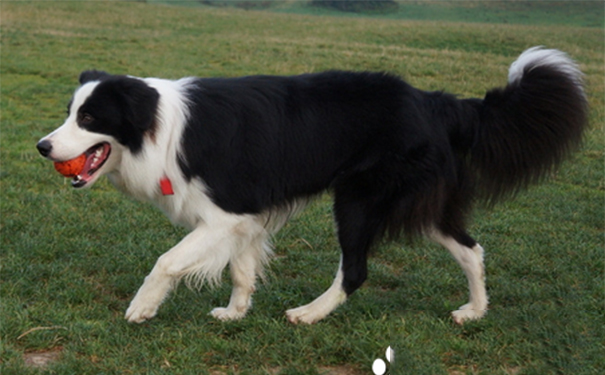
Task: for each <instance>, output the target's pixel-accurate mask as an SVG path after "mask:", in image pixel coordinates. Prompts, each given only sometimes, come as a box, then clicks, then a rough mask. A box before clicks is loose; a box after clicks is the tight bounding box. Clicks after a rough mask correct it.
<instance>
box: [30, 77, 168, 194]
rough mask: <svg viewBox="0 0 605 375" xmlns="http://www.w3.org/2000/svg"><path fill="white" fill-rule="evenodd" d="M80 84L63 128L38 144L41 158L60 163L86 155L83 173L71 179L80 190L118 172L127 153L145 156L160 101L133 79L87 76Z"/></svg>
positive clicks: (156, 93)
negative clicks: (143, 152)
mask: <svg viewBox="0 0 605 375" xmlns="http://www.w3.org/2000/svg"><path fill="white" fill-rule="evenodd" d="M80 84H81V86H80V87H79V88H78V89H77V90H76V92H75V93H74V96H73V98H72V100H71V101H70V102H69V104H68V106H67V119H66V120H65V122H64V123H63V125H61V126H60V127H59V128H57V129H56V130H55V131H53V132H52V133H50V134H49V135H47V136H46V137H44V138H42V139H41V140H40V141H39V142H38V144H37V147H38V151H39V152H40V154H42V156H44V157H46V158H48V159H50V160H52V161H55V162H61V161H66V160H71V159H73V158H76V157H78V156H80V155H82V154H84V155H85V156H86V162H85V165H84V169H83V170H82V172H81V173H80V174H79V175H78V176H76V177H74V179H73V180H72V185H73V186H74V187H78V188H79V187H84V186H91V185H92V184H93V183H94V182H95V181H96V180H97V179H98V178H99V177H100V176H101V175H103V174H105V173H108V172H111V171H112V170H114V169H115V168H116V167H117V166H118V165H119V161H120V160H121V157H122V155H123V153H125V152H128V153H131V154H133V155H136V154H137V153H139V152H140V151H141V148H142V146H143V141H144V136H145V135H146V134H148V133H149V132H152V131H153V128H154V126H155V115H156V110H157V105H158V99H159V94H158V92H157V91H156V90H155V89H154V88H152V87H150V86H148V85H147V84H146V83H145V82H144V81H143V80H141V79H139V78H134V77H129V76H118V75H110V74H108V73H105V72H100V71H96V70H92V71H85V72H82V74H80Z"/></svg>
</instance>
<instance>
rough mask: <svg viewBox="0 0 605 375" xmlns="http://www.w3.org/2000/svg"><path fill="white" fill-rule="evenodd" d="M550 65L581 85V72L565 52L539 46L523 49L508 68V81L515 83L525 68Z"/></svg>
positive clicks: (521, 76)
mask: <svg viewBox="0 0 605 375" xmlns="http://www.w3.org/2000/svg"><path fill="white" fill-rule="evenodd" d="M538 66H551V67H554V68H556V69H557V70H558V71H560V72H562V73H564V74H566V75H567V76H569V77H570V78H571V79H572V80H573V81H574V82H575V83H576V84H577V85H578V86H580V87H581V86H582V76H583V75H582V72H581V71H580V68H579V67H578V65H577V64H576V63H575V62H574V61H573V60H572V59H571V58H570V57H569V56H568V55H567V54H566V53H565V52H561V51H559V50H556V49H542V47H541V46H537V47H532V48H529V49H527V50H525V51H524V52H523V53H522V54H521V55H520V56H519V57H518V58H517V60H515V61H514V62H513V63H512V64H511V66H510V68H509V70H508V82H509V83H516V82H518V81H520V80H521V78H523V72H524V71H525V69H526V68H530V69H532V68H535V67H538Z"/></svg>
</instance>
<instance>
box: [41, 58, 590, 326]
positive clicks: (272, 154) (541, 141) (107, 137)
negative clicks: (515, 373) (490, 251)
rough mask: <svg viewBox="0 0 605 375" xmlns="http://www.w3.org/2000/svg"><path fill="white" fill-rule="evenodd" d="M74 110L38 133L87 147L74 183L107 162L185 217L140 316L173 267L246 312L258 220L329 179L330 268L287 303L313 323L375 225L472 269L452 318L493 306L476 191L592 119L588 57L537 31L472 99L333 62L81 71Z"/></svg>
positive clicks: (491, 193)
mask: <svg viewBox="0 0 605 375" xmlns="http://www.w3.org/2000/svg"><path fill="white" fill-rule="evenodd" d="M80 83H81V86H80V87H79V88H78V89H77V90H76V92H75V94H74V96H73V99H72V100H71V102H70V103H69V106H68V113H69V115H68V117H67V120H66V121H65V123H64V124H63V125H62V126H61V127H59V128H58V129H57V130H55V131H54V132H52V133H51V134H49V135H48V136H46V137H44V138H42V139H41V140H40V142H39V143H38V145H37V147H38V150H39V151H40V153H41V154H42V155H43V156H45V157H47V158H48V159H50V160H53V161H64V160H69V159H72V158H74V157H77V156H79V155H81V154H83V153H84V154H85V155H86V158H87V159H86V164H85V167H84V170H83V171H82V173H80V174H79V175H78V176H76V177H75V178H74V179H73V181H72V185H73V186H74V187H76V188H82V187H89V186H91V185H93V183H94V182H95V181H96V180H97V179H98V178H99V177H100V176H102V175H105V174H106V175H107V176H108V177H109V179H110V180H111V182H112V183H113V184H114V185H115V186H116V187H118V188H119V189H120V190H123V191H124V192H126V193H128V194H130V195H132V196H134V197H136V198H139V199H142V200H148V201H152V202H154V203H155V204H156V205H157V206H158V207H159V208H160V209H161V210H163V211H164V212H165V213H166V215H167V216H168V217H169V218H170V219H171V220H172V221H173V222H174V223H176V224H180V225H184V226H186V227H188V228H190V229H191V232H190V233H189V234H188V235H187V236H186V237H185V238H184V239H183V240H182V241H181V242H180V243H178V244H177V245H176V246H174V247H173V248H172V249H170V251H168V252H166V253H165V254H164V255H162V256H161V257H160V258H159V259H158V261H157V263H156V265H155V267H154V268H153V270H152V271H151V273H150V274H149V275H148V276H147V277H146V278H145V282H144V283H143V285H142V286H141V288H140V289H139V291H138V293H137V294H136V296H135V297H134V299H133V300H132V302H131V303H130V307H129V308H128V310H127V311H126V318H127V319H128V320H129V321H130V322H142V321H144V320H146V319H150V318H152V317H153V316H154V315H156V313H157V310H158V307H159V306H160V304H161V303H162V301H163V300H164V299H165V298H166V296H167V295H168V294H169V292H170V291H171V290H172V289H173V288H175V287H176V285H177V284H178V282H179V281H180V280H181V279H183V278H185V280H186V281H188V282H191V283H195V284H196V285H199V284H201V283H203V282H212V283H214V282H218V281H219V278H220V275H221V271H222V270H223V269H224V268H225V266H227V264H228V265H229V267H230V271H231V277H232V279H233V292H232V295H231V299H230V301H229V304H228V305H227V307H225V308H216V309H214V310H213V311H212V312H211V314H212V315H213V316H214V317H216V318H218V319H221V320H231V319H239V318H242V317H243V316H244V315H245V314H246V312H247V311H248V309H249V308H250V306H251V296H252V293H253V292H254V290H255V281H256V278H257V276H259V275H261V273H262V267H263V265H264V264H265V263H266V262H267V261H268V260H269V257H270V255H271V246H270V241H269V240H270V237H271V235H272V234H274V233H276V232H277V231H278V230H279V229H280V228H281V227H282V226H283V225H284V223H285V222H286V221H287V220H288V218H290V217H291V216H292V215H293V214H294V213H296V212H297V211H299V210H300V209H302V208H303V207H304V205H305V203H307V202H308V201H309V200H310V198H313V197H314V196H317V195H318V194H319V193H321V192H323V191H326V190H329V191H330V192H331V194H332V195H333V198H334V206H333V210H334V218H335V222H336V227H337V235H338V240H339V242H340V246H341V250H342V255H341V259H340V266H339V269H338V272H337V274H336V278H335V280H334V283H333V284H332V286H331V287H330V288H329V289H328V290H327V291H326V292H325V293H324V294H322V295H321V296H319V297H318V298H317V299H315V300H314V301H313V302H311V303H309V304H307V305H305V306H302V307H298V308H295V309H292V310H288V311H287V317H288V319H289V320H290V321H291V322H293V323H299V322H301V323H314V322H317V321H319V320H320V319H322V318H324V317H325V316H326V315H328V314H329V313H330V312H331V311H332V310H334V309H335V308H336V307H337V306H339V305H340V304H342V303H343V302H344V301H345V300H346V299H347V297H348V296H349V295H350V294H351V293H353V292H354V291H355V290H356V289H357V288H359V287H360V286H361V284H362V283H363V282H364V280H365V279H366V275H367V256H368V251H369V250H370V248H371V247H372V245H373V244H374V243H376V241H377V240H378V239H380V238H381V237H382V236H384V235H390V236H397V235H404V236H408V237H409V236H412V237H413V236H416V235H425V236H427V237H429V238H431V239H432V240H434V241H436V242H437V243H439V244H441V245H443V246H444V247H445V248H447V249H448V250H449V251H450V252H451V254H452V255H453V256H454V258H455V259H456V260H457V261H458V263H459V264H460V266H461V267H462V269H463V271H464V273H465V274H466V276H467V278H468V283H469V289H470V301H469V303H467V304H465V305H464V306H462V307H460V309H459V310H457V311H454V312H453V313H452V314H453V318H454V320H455V321H456V322H457V323H462V322H464V321H466V320H471V319H479V318H481V317H482V316H483V315H484V314H485V313H486V310H487V304H488V299H487V293H486V290H485V283H484V266H483V249H482V248H481V246H480V245H479V244H478V243H477V242H475V240H473V239H472V238H471V237H470V236H469V235H468V234H467V232H466V230H465V218H466V217H467V216H468V214H469V212H470V208H471V206H472V204H473V203H475V202H476V201H478V200H479V201H484V202H495V201H497V200H499V199H500V198H505V197H507V196H509V195H511V194H514V193H515V192H516V191H518V190H519V189H521V188H523V187H525V186H526V185H527V184H529V183H532V182H537V181H538V180H540V178H541V177H544V176H545V175H547V174H549V173H550V172H551V171H552V170H553V168H554V167H556V166H557V165H558V164H559V163H560V162H561V161H562V159H563V158H564V157H565V156H566V155H568V154H569V152H571V151H572V150H573V149H574V146H577V145H578V144H579V142H580V141H581V138H582V133H583V130H584V129H585V128H586V126H587V112H588V110H587V100H586V97H585V94H584V90H583V84H582V73H581V72H580V70H579V69H578V66H577V65H576V64H575V63H574V62H573V61H572V60H571V59H570V58H569V57H568V56H567V55H566V54H564V53H562V52H560V51H557V50H548V49H542V48H539V47H534V48H531V49H528V50H527V51H525V52H524V53H523V54H522V55H521V56H520V57H519V58H518V59H517V61H515V62H514V63H513V64H512V65H511V67H510V70H509V74H508V84H507V85H506V87H504V88H499V89H494V90H491V91H489V92H488V93H487V95H486V96H485V98H484V99H457V98H456V97H455V96H453V95H449V94H446V93H443V92H425V91H421V90H418V89H416V88H413V87H411V86H410V85H408V84H407V83H405V82H404V81H402V80H401V79H400V78H398V77H395V76H392V75H389V74H384V73H369V72H359V73H354V72H344V71H329V72H325V73H318V74H303V75H298V76H292V77H278V76H249V77H242V78H229V79H219V78H208V79H203V78H184V79H181V80H177V81H172V80H164V79H157V78H136V77H131V76H121V75H110V74H107V73H105V72H100V71H85V72H83V73H82V74H81V75H80Z"/></svg>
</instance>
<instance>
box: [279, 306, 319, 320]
mask: <svg viewBox="0 0 605 375" xmlns="http://www.w3.org/2000/svg"><path fill="white" fill-rule="evenodd" d="M286 317H287V318H288V320H289V321H290V323H292V324H300V323H302V324H313V323H317V322H318V321H320V320H322V319H323V318H324V317H325V315H323V314H317V311H314V310H313V309H311V308H309V306H308V305H305V306H301V307H297V308H295V309H290V310H288V311H286Z"/></svg>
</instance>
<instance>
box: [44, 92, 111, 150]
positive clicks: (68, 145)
mask: <svg viewBox="0 0 605 375" xmlns="http://www.w3.org/2000/svg"><path fill="white" fill-rule="evenodd" d="M98 84H99V82H89V83H86V84H85V85H83V86H81V87H80V88H79V89H78V90H76V92H75V94H74V97H73V101H72V103H71V105H70V107H69V116H68V117H67V119H66V120H65V122H64V123H63V125H61V126H60V127H59V128H57V130H55V131H54V132H52V133H50V134H49V135H47V136H46V137H44V138H43V140H48V141H50V142H51V143H52V153H51V154H50V155H49V157H50V158H51V159H53V160H57V161H63V160H70V159H73V158H75V157H77V156H80V155H81V154H82V153H84V152H85V151H86V150H88V149H89V148H90V147H92V146H94V145H95V144H97V143H101V142H104V141H107V136H106V135H103V134H97V133H92V132H89V131H86V130H85V129H82V128H81V127H80V126H78V122H77V118H78V110H79V109H80V107H81V106H82V105H83V104H84V103H85V102H86V99H88V98H89V97H90V95H92V92H93V91H94V89H95V87H97V85H98Z"/></svg>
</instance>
